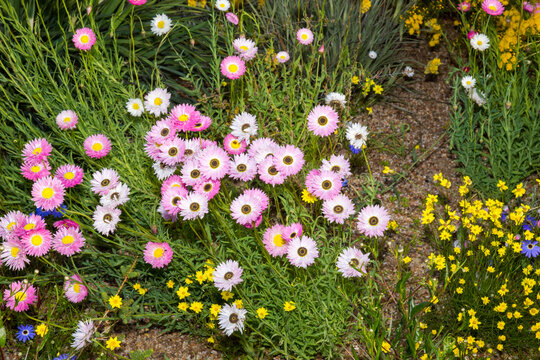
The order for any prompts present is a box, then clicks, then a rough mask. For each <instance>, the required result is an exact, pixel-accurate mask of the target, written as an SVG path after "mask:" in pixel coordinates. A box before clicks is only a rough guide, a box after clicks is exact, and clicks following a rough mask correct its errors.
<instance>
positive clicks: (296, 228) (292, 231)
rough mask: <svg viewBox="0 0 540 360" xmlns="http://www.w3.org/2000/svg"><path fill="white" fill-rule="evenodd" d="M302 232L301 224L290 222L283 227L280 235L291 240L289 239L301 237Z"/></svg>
mask: <svg viewBox="0 0 540 360" xmlns="http://www.w3.org/2000/svg"><path fill="white" fill-rule="evenodd" d="M302 232H303V228H302V224H300V223H292V224H290V225H288V226H284V227H283V232H282V235H283V238H284V239H285V240H286V241H291V240H294V239H297V238H300V237H302Z"/></svg>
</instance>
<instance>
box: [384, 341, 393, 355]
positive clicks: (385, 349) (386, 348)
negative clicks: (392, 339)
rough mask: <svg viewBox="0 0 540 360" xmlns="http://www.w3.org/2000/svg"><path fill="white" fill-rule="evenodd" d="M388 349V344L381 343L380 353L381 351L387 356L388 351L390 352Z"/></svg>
mask: <svg viewBox="0 0 540 360" xmlns="http://www.w3.org/2000/svg"><path fill="white" fill-rule="evenodd" d="M390 347H391V345H390V344H389V343H388V342H386V341H383V343H382V351H383V352H384V353H385V354H387V353H388V351H390Z"/></svg>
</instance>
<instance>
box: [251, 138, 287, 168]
mask: <svg viewBox="0 0 540 360" xmlns="http://www.w3.org/2000/svg"><path fill="white" fill-rule="evenodd" d="M278 149H279V145H278V144H276V142H275V141H274V140H272V139H269V138H258V139H256V140H254V141H253V142H252V143H251V146H250V147H249V150H248V154H249V156H250V157H252V158H253V159H255V162H256V163H257V164H260V163H261V162H262V161H264V159H266V158H267V157H268V156H271V155H274V153H275V152H276V151H277V150H278Z"/></svg>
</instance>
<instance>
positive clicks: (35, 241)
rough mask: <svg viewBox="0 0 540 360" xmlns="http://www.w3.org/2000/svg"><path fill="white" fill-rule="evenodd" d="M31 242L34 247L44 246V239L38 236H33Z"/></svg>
mask: <svg viewBox="0 0 540 360" xmlns="http://www.w3.org/2000/svg"><path fill="white" fill-rule="evenodd" d="M30 242H31V243H32V245H34V246H40V245H41V244H43V238H42V237H41V235H38V234H36V235H34V236H32V238H31V239H30Z"/></svg>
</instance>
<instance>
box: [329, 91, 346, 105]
mask: <svg viewBox="0 0 540 360" xmlns="http://www.w3.org/2000/svg"><path fill="white" fill-rule="evenodd" d="M325 101H326V105H333V104H336V103H339V104H341V106H345V104H346V103H347V101H345V95H343V94H341V93H338V92H331V93H330V94H328V95H326V98H325Z"/></svg>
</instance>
